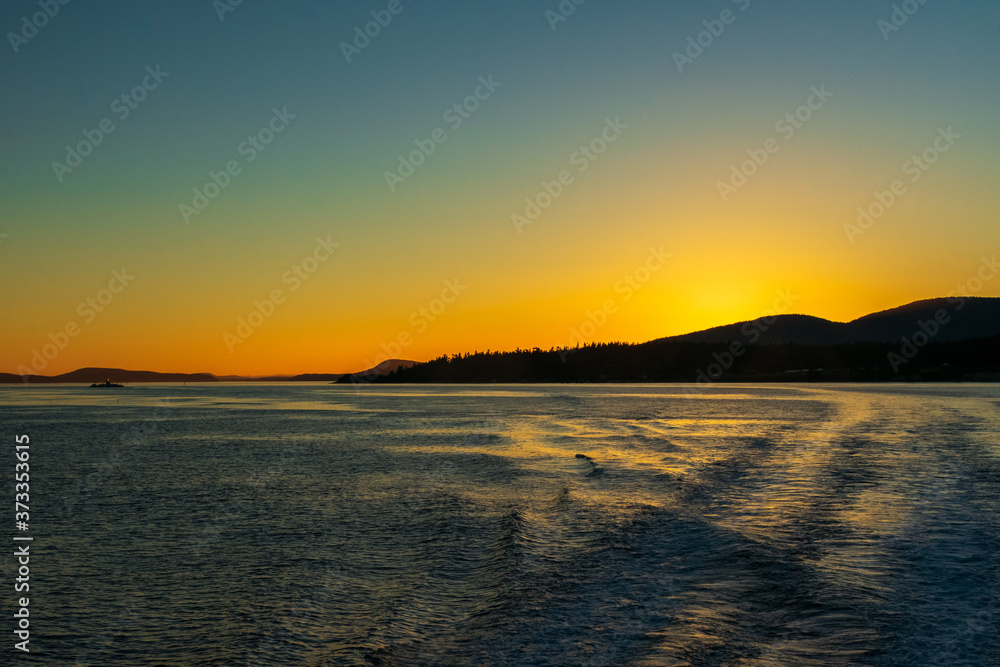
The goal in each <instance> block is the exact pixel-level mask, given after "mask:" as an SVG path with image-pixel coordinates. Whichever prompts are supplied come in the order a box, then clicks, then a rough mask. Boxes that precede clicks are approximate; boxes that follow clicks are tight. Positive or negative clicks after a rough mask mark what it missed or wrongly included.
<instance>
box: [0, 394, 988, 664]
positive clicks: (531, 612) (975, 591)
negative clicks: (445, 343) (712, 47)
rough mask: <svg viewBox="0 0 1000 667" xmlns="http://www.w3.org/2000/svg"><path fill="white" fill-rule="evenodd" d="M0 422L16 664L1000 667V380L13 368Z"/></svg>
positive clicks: (7, 576) (1, 398)
mask: <svg viewBox="0 0 1000 667" xmlns="http://www.w3.org/2000/svg"><path fill="white" fill-rule="evenodd" d="M0 432H2V434H3V437H4V439H6V440H8V441H9V442H10V444H11V445H12V444H13V443H12V441H13V437H12V436H13V434H15V433H27V434H29V435H30V436H31V452H32V459H31V484H32V489H31V490H32V527H31V531H32V534H33V535H34V536H35V542H34V543H33V545H32V553H33V558H32V589H31V594H32V602H31V620H32V629H33V634H32V643H31V646H32V650H33V653H32V654H31V655H30V656H27V659H26V660H25V661H24V662H25V663H34V664H52V665H73V664H79V665H477V666H478V665H615V666H618V665H635V666H646V665H741V666H747V665H752V666H764V665H774V666H777V665H782V666H784V665H907V666H908V665H993V666H995V665H1000V639H998V637H1000V444H998V443H1000V439H998V436H1000V387H992V386H968V385H962V386H959V385H944V386H942V385H936V386H831V385H818V386H805V385H801V386H786V385H781V386H774V385H772V386H717V387H713V388H710V389H707V390H704V391H703V392H702V393H698V394H692V393H689V392H688V391H687V390H686V389H685V388H684V387H677V386H647V385H642V386H622V385H608V386H603V385H602V386H563V385H560V386H496V387H492V386H491V387H441V386H436V387H390V388H385V387H364V388H362V389H361V390H358V389H356V388H352V387H346V386H331V385H281V386H277V385H199V386H186V387H185V386H174V385H148V386H138V387H133V388H129V389H126V390H121V391H118V392H113V391H108V392H98V391H91V390H89V389H86V388H77V387H7V388H3V389H0ZM578 455H579V456H578ZM4 476H5V478H6V477H7V475H6V473H5V474H4ZM5 492H6V493H12V489H10V488H9V484H8V485H5ZM2 566H3V568H4V570H3V576H4V579H5V580H6V581H10V578H11V577H12V576H13V575H12V572H13V570H12V564H11V559H10V558H9V557H7V558H5V559H3V562H2ZM11 597H12V596H11V594H8V595H5V596H3V600H2V602H3V604H4V605H5V606H4V607H3V610H4V612H5V613H4V617H6V618H10V615H9V613H6V612H7V611H8V609H10V607H9V606H6V605H9V604H11ZM4 632H5V633H9V629H8V630H5V631H4ZM8 636H9V635H8ZM7 650H8V649H5V651H7Z"/></svg>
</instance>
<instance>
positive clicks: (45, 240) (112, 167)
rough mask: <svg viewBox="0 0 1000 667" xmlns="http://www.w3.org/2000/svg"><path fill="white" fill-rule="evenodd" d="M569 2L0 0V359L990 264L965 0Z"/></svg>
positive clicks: (634, 319)
mask: <svg viewBox="0 0 1000 667" xmlns="http://www.w3.org/2000/svg"><path fill="white" fill-rule="evenodd" d="M578 2H580V0H576V2H574V1H572V0H565V1H563V2H558V1H557V0H547V1H544V0H543V1H540V2H528V1H521V0H504V1H503V2H499V1H493V2H488V1H484V2H459V1H457V0H455V1H448V0H443V1H436V2H430V1H429V0H398V1H393V2H390V1H388V0H384V1H383V0H377V1H374V2H336V3H333V2H310V1H303V2H297V3H289V4H287V5H286V4H284V3H263V2H253V1H249V0H248V1H245V2H240V3H236V2H235V0H218V1H216V2H212V1H211V0H197V1H195V0H178V1H177V2H171V3H169V4H168V3H156V4H154V5H151V6H146V3H130V2H124V1H115V0H110V1H108V2H102V3H84V2H79V1H77V2H73V1H72V0H70V1H68V2H66V3H65V4H60V3H59V2H57V1H56V0H41V2H39V0H33V1H28V0H14V1H11V2H6V3H4V4H3V6H2V8H0V28H2V30H3V32H4V34H5V39H4V44H2V45H0V59H2V63H0V124H2V128H0V130H2V131H0V202H2V211H3V213H2V215H0V315H2V324H0V371H4V372H12V373H19V374H24V373H26V372H29V371H30V372H35V373H39V374H44V375H53V374H58V373H63V372H67V371H70V370H74V369H76V368H80V367H85V366H107V367H118V368H129V369H137V370H139V369H142V370H159V371H165V372H212V373H216V374H220V375H225V374H243V375H263V374H276V373H284V374H292V373H303V372H322V373H336V372H351V371H359V370H362V369H364V368H367V367H369V366H371V365H374V363H377V362H379V361H381V360H382V359H384V358H386V357H387V356H391V357H398V358H405V359H414V360H418V361H424V360H428V359H431V358H434V357H437V356H440V355H441V354H455V353H464V352H473V351H476V350H487V349H492V350H504V349H514V348H518V347H520V348H533V347H536V346H537V347H541V348H543V349H548V348H550V347H562V346H571V345H574V344H576V343H579V342H583V343H587V342H601V341H626V342H642V341H646V340H651V339H655V338H660V337H663V336H668V335H673V334H681V333H686V332H690V331H695V330H700V329H704V328H707V327H711V326H715V325H720V324H726V323H729V322H734V321H741V320H748V319H754V318H757V317H760V316H761V315H763V314H770V312H772V311H773V312H778V313H781V312H788V313H793V312H794V313H805V314H810V315H816V316H820V317H825V318H828V319H832V320H837V321H848V320H851V319H854V318H856V317H860V316H862V315H864V314H867V313H869V312H874V311H878V310H883V309H887V308H892V307H895V306H899V305H903V304H905V303H908V302H911V301H914V300H917V299H923V298H931V297H937V296H945V295H947V294H949V293H964V294H967V295H977V296H998V295H1000V280H998V281H996V282H991V281H989V280H987V281H983V280H979V279H977V278H976V277H977V275H978V273H979V271H980V268H981V266H983V264H984V262H990V261H994V259H993V258H994V257H995V252H996V250H997V248H998V245H1000V226H998V225H997V221H998V212H1000V188H997V187H996V183H997V181H998V178H1000V162H998V161H997V159H996V156H997V155H1000V126H998V125H997V109H998V108H1000V76H997V74H998V63H1000V40H998V39H997V29H998V27H1000V5H998V4H997V3H995V2H991V1H989V0H969V1H967V2H962V3H945V2H936V1H934V0H929V1H927V2H924V3H922V4H921V3H920V2H918V1H917V0H908V1H907V2H903V3H899V2H897V3H893V2H889V1H888V0H887V1H884V2H882V1H872V0H863V1H862V0H836V1H834V0H818V1H815V2H793V1H791V0H786V1H781V0H774V1H770V2H765V1H763V0H715V1H711V2H704V1H703V2H676V1H675V2H667V1H663V0H661V1H654V0H636V1H632V2H610V1H609V0H586V1H584V2H582V3H580V4H577V3H578Z"/></svg>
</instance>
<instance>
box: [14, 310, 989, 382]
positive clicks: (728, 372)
mask: <svg viewBox="0 0 1000 667" xmlns="http://www.w3.org/2000/svg"><path fill="white" fill-rule="evenodd" d="M107 377H114V378H116V379H117V380H119V381H123V382H133V383H135V382H147V383H148V382H191V383H195V382H335V383H348V384H350V383H430V382H439V383H486V382H511V383H525V382H689V383H692V382H693V383H701V384H704V383H711V382H939V381H940V382H996V381H1000V298H986V297H948V298H939V299H927V300H923V301H916V302H913V303H910V304H907V305H905V306H900V307H898V308H893V309H890V310H885V311H881V312H878V313H872V314H870V315H866V316H864V317H861V318H858V319H856V320H854V321H852V322H831V321H830V320H825V319H822V318H818V317H811V316H808V315H775V316H773V317H762V318H759V319H757V320H749V321H746V322H737V323H735V324H728V325H724V326H719V327H713V328H711V329H706V330H704V331H697V332H693V333H689V334H683V335H680V336H671V337H668V338H660V339H656V340H652V341H649V342H646V343H590V344H586V345H581V346H579V347H575V348H570V349H567V348H558V349H557V348H551V349H548V350H542V349H540V348H534V349H531V350H521V349H518V350H514V351H508V352H493V351H487V352H474V353H467V354H456V355H443V356H441V357H439V358H437V359H434V360H432V361H428V362H424V363H419V362H415V361H409V360H403V359H388V360H385V361H382V362H381V363H379V364H378V365H377V366H375V367H373V368H370V369H368V370H365V371H361V372H356V373H328V374H323V373H313V374H301V375H292V376H284V375H277V376H264V377H244V376H216V375H212V374H211V373H193V374H186V373H157V372H153V371H129V370H122V369H108V368H82V369H79V370H76V371H72V372H70V373H64V374H62V375H55V376H42V375H29V376H25V377H22V376H20V375H15V374H12V373H0V383H8V384H11V383H18V384H22V383H23V384H44V383H77V384H87V383H97V382H100V380H101V379H102V378H107ZM99 386H102V385H99Z"/></svg>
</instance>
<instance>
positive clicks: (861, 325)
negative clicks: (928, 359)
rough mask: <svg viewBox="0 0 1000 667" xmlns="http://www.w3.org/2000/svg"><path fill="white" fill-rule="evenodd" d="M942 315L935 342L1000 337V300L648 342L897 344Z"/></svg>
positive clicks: (737, 327)
mask: <svg viewBox="0 0 1000 667" xmlns="http://www.w3.org/2000/svg"><path fill="white" fill-rule="evenodd" d="M941 311H943V312H944V314H945V316H947V320H948V321H947V322H946V323H945V324H943V325H942V326H941V329H940V331H939V333H938V334H937V335H936V336H935V338H936V339H937V340H941V341H953V340H965V339H970V338H982V337H984V336H993V335H997V334H1000V298H985V297H963V298H961V299H959V298H958V297H954V298H951V299H949V298H940V299H925V300H922V301H914V302H913V303H909V304H906V305H905V306H899V307H898V308H891V309H889V310H883V311H880V312H877V313H872V314H870V315H865V316H864V317H859V318H858V319H856V320H853V321H851V322H831V321H830V320H825V319H823V318H820V317H812V316H811V315H777V316H775V317H774V318H773V321H771V320H770V319H768V320H767V321H762V320H763V319H765V318H762V319H758V320H750V321H746V322H737V323H736V324H727V325H724V326H719V327H713V328H711V329H705V330H704V331H696V332H694V333H689V334H684V335H681V336H671V337H669V338H660V339H658V340H657V341H653V342H659V341H664V340H675V341H688V342H699V343H720V342H726V341H732V340H740V339H743V338H747V339H751V338H753V339H755V340H753V341H752V342H755V343H757V342H759V343H764V344H773V343H799V344H801V345H836V344H840V343H864V342H880V341H882V342H884V341H896V340H899V339H900V338H902V337H904V336H909V335H912V334H913V332H914V330H915V329H916V328H918V327H919V322H921V321H925V322H926V321H934V320H935V318H936V317H937V316H938V315H939V313H940V312H941ZM942 319H943V318H942ZM761 325H763V326H761ZM762 329H763V330H762ZM754 331H756V332H757V335H756V336H755V335H754V334H753V332H754Z"/></svg>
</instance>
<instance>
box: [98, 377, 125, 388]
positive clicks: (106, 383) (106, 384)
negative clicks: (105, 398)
mask: <svg viewBox="0 0 1000 667" xmlns="http://www.w3.org/2000/svg"><path fill="white" fill-rule="evenodd" d="M95 387H97V388H99V389H103V388H116V389H124V388H125V385H123V384H115V383H114V382H112V381H111V378H108V379H107V380H105V381H104V382H103V383H94V384H92V385H90V388H91V389H93V388H95Z"/></svg>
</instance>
